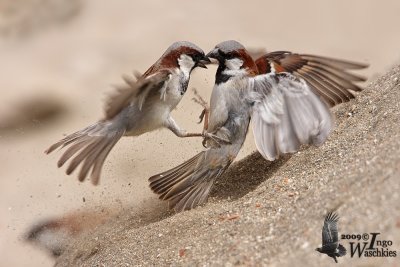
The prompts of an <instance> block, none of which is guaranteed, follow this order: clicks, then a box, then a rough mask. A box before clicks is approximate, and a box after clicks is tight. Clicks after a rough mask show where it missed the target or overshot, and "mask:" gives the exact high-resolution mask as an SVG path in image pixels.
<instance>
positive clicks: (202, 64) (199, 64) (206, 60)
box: [197, 56, 211, 69]
mask: <svg viewBox="0 0 400 267" xmlns="http://www.w3.org/2000/svg"><path fill="white" fill-rule="evenodd" d="M210 63H211V60H210V59H209V58H208V57H207V56H204V58H202V59H200V60H199V61H198V62H197V67H200V68H204V69H207V66H206V65H208V64H210Z"/></svg>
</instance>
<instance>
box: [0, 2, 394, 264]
mask: <svg viewBox="0 0 400 267" xmlns="http://www.w3.org/2000/svg"><path fill="white" fill-rule="evenodd" d="M399 14H400V2H399V1H396V0H393V1H389V0H388V1H384V2H383V1H362V0H359V1H318V0H315V1H308V0H307V1H293V2H292V3H288V1H270V0H268V1H234V0H230V1H211V0H209V1H177V0H176V1H162V0H150V1H143V2H141V3H139V2H137V1H129V0H114V1H106V0H86V1H83V0H0V259H1V261H0V266H27V265H29V266H51V265H52V264H53V260H52V258H51V257H50V256H49V255H48V254H46V253H44V252H43V251H40V250H38V249H36V248H34V247H32V246H30V245H29V244H26V243H25V242H24V234H25V233H26V231H27V230H28V228H29V227H30V226H31V225H32V224H35V223H37V222H40V220H43V219H45V218H51V217H53V216H59V215H62V214H64V213H65V212H68V211H70V210H85V209H89V208H101V207H103V206H107V207H113V208H115V209H121V208H123V206H126V205H129V206H132V205H137V206H138V207H140V206H141V205H143V204H144V203H146V202H147V201H154V199H155V198H156V197H155V196H154V195H153V194H152V193H151V191H150V190H149V189H148V186H147V178H148V177H149V176H151V175H152V174H155V173H157V172H159V171H162V170H165V169H167V168H170V167H172V166H175V165H176V164H178V163H181V162H182V161H183V160H185V159H187V158H189V157H190V156H192V155H194V154H195V153H196V152H198V151H200V150H201V149H202V147H201V142H200V140H196V139H186V140H185V139H179V138H176V137H175V136H174V135H173V134H171V133H170V132H169V131H167V130H161V131H158V132H154V133H150V134H146V135H143V136H141V137H138V138H123V139H122V140H121V141H120V142H119V143H118V144H117V145H116V147H115V148H114V149H113V151H112V152H111V154H110V155H109V157H108V160H107V162H106V164H105V168H104V170H103V174H102V180H101V181H100V185H98V186H97V187H94V186H92V184H90V182H84V183H80V182H78V180H77V179H76V176H74V175H72V176H71V177H69V176H67V175H65V173H64V171H65V169H58V168H57V166H56V162H57V160H58V157H59V156H60V153H53V154H51V155H50V156H46V155H45V154H44V153H43V152H44V150H45V149H46V148H47V147H48V146H49V145H51V144H52V143H54V142H55V141H57V140H58V139H60V138H62V137H63V135H64V134H67V133H71V132H73V131H76V130H79V129H80V128H83V127H84V126H87V125H88V124H90V123H92V122H94V121H96V120H98V119H100V118H101V117H102V104H103V100H104V98H105V96H106V95H107V93H110V92H112V87H111V85H112V84H118V83H120V82H121V79H120V77H121V74H122V73H131V72H132V71H133V70H137V71H140V72H144V71H145V70H146V69H147V68H148V67H150V66H151V65H152V64H153V63H154V62H155V61H156V60H157V59H158V58H159V57H160V56H161V54H162V53H163V52H164V50H165V49H166V48H167V47H168V46H169V45H170V44H171V43H172V42H174V41H177V40H188V41H191V42H193V43H195V44H197V45H198V46H200V47H202V48H203V49H204V50H205V52H207V51H209V50H210V49H211V48H213V47H214V46H215V44H217V43H219V42H221V41H224V40H227V39H236V40H238V41H240V42H242V43H243V44H244V45H245V46H247V47H249V48H266V49H267V50H268V51H273V50H289V51H293V52H302V53H311V54H317V55H325V56H331V57H337V58H344V59H349V60H354V61H359V62H364V63H369V64H370V65H371V66H370V68H369V69H368V70H367V71H365V72H364V75H367V76H368V77H369V79H370V80H371V79H373V78H374V77H376V76H378V75H379V74H382V73H384V72H385V71H386V70H388V69H389V68H390V67H391V66H393V65H394V64H396V63H397V62H399V59H400V32H399V29H398V27H399V25H400V16H399ZM214 73H215V67H211V68H209V69H208V70H203V69H199V70H196V71H195V72H194V75H192V80H191V82H190V84H189V88H193V87H195V88H197V89H198V91H199V92H200V94H201V95H203V97H205V98H206V99H208V98H209V96H210V92H211V89H212V86H213V83H214V78H213V77H214ZM192 96H193V93H192V91H191V90H189V91H188V94H187V96H186V97H185V98H184V100H183V101H182V102H181V104H180V105H179V106H178V109H177V110H176V111H175V112H174V113H175V114H174V116H175V117H176V120H177V121H178V122H179V124H181V125H182V126H183V127H184V128H186V129H188V130H191V131H197V130H200V129H201V126H200V125H198V124H196V122H197V120H198V119H197V117H198V115H199V113H200V111H201V107H200V106H197V105H196V104H194V103H193V102H192V101H191V100H190V99H191V97H192ZM254 150H255V148H254V145H253V141H252V137H251V136H249V138H248V140H247V141H246V144H245V147H244V149H243V150H242V151H241V153H240V155H239V159H240V158H243V157H244V156H246V155H248V154H249V153H251V152H252V151H254ZM171 151H173V154H171Z"/></svg>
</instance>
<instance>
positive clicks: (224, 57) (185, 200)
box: [149, 41, 366, 211]
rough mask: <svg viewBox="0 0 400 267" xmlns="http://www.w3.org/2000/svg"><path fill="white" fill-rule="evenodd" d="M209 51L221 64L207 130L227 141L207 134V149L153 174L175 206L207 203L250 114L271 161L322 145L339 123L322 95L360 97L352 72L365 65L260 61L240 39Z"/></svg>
mask: <svg viewBox="0 0 400 267" xmlns="http://www.w3.org/2000/svg"><path fill="white" fill-rule="evenodd" d="M207 56H208V57H209V58H214V59H216V60H217V61H218V69H217V72H216V76H215V85H214V89H213V91H212V95H211V102H210V110H209V112H210V113H209V121H208V126H207V132H208V133H211V134H213V135H215V136H218V137H220V138H221V139H224V140H228V141H229V142H225V143H219V144H218V143H216V142H214V141H213V140H212V139H208V140H207V144H208V147H209V148H208V149H207V150H205V151H203V152H200V153H199V154H197V155H196V156H194V157H193V158H191V159H189V160H188V161H186V162H184V163H183V164H181V165H179V166H177V167H175V168H173V169H171V170H168V171H166V172H163V173H160V174H157V175H154V176H152V177H150V178H149V181H150V187H151V189H152V190H153V191H154V192H155V193H157V194H158V195H159V198H160V199H162V200H166V201H168V202H169V206H170V207H171V208H174V209H175V210H176V211H182V210H187V209H191V208H193V207H195V206H197V205H201V204H203V203H204V202H205V201H206V200H207V197H208V195H209V193H210V190H211V187H212V185H213V184H214V182H215V180H216V179H217V178H218V177H219V176H221V175H222V174H223V173H224V171H225V170H226V169H227V168H228V167H229V165H230V164H231V163H232V161H233V160H234V159H235V157H236V155H237V154H238V152H239V150H240V148H241V147H242V145H243V142H244V140H245V138H246V134H247V131H248V127H249V124H250V119H251V120H252V128H253V133H254V138H255V143H256V146H257V149H258V151H259V152H260V153H261V154H262V156H263V157H264V158H266V159H267V160H275V159H277V158H278V157H279V155H280V154H284V153H291V152H295V151H298V149H299V148H300V145H301V144H312V145H321V144H322V143H324V142H325V140H326V139H327V137H328V135H329V133H330V132H331V131H332V129H333V126H334V125H333V118H332V114H331V112H330V110H329V105H328V104H327V103H325V101H324V100H326V101H327V102H328V103H329V104H331V105H333V104H338V103H341V102H344V101H348V100H349V99H350V98H352V97H354V96H353V94H352V93H351V91H349V90H353V91H360V90H361V89H360V88H359V87H358V86H356V85H354V84H353V81H359V80H363V79H361V78H357V77H358V76H355V75H353V74H350V73H348V72H347V71H346V69H360V68H364V67H366V66H365V65H363V64H358V63H350V62H347V61H341V60H335V59H328V58H323V57H315V56H307V55H297V54H291V53H288V52H275V53H269V54H267V55H265V56H263V57H261V58H260V59H258V60H257V61H256V62H257V65H256V63H255V62H254V60H253V59H252V58H251V56H250V55H249V53H248V52H247V50H246V49H245V48H244V46H243V45H241V44H240V43H238V42H236V41H226V42H222V43H220V44H218V45H217V46H216V47H215V49H213V50H212V51H211V52H210V53H208V54H207ZM328 96H329V98H328ZM329 100H331V101H332V102H331V101H329ZM206 138H207V137H206Z"/></svg>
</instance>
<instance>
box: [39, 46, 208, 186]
mask: <svg viewBox="0 0 400 267" xmlns="http://www.w3.org/2000/svg"><path fill="white" fill-rule="evenodd" d="M209 62H210V60H209V59H208V57H206V56H205V54H204V51H203V50H202V49H200V48H199V47H198V46H196V45H194V44H193V43H190V42H185V41H181V42H175V43H173V44H172V45H171V46H170V47H169V48H168V49H167V50H166V51H165V52H164V54H163V55H162V56H161V57H160V59H158V60H157V61H156V62H155V63H154V64H153V65H152V66H151V67H150V68H149V69H148V70H147V71H146V72H145V73H144V74H143V75H140V74H136V78H137V80H135V79H133V78H131V77H129V76H123V79H124V81H125V84H124V85H123V86H118V87H117V90H116V93H115V94H113V95H111V96H110V97H109V98H108V99H107V100H106V104H105V109H104V110H105V116H104V118H103V119H101V120H99V121H98V122H96V123H94V124H92V125H90V126H88V127H86V128H84V129H82V130H80V131H77V132H75V133H72V134H70V135H68V136H66V137H65V138H63V139H62V140H60V141H58V142H57V143H55V144H53V145H52V146H50V147H49V148H48V149H47V150H46V151H45V153H46V154H49V153H51V152H53V151H54V150H55V149H57V148H64V147H68V149H67V150H66V151H65V152H64V154H63V155H62V156H61V157H60V159H59V161H58V167H61V166H63V165H64V164H65V163H66V162H67V161H68V160H69V159H71V158H72V157H73V159H72V160H71V163H70V164H69V166H68V168H67V170H66V173H67V174H68V175H69V174H71V173H72V172H73V171H74V170H75V169H76V168H77V167H78V166H79V165H81V164H82V167H81V169H80V172H79V174H78V178H79V180H80V181H83V180H84V179H85V178H86V177H87V176H88V174H89V171H91V173H90V178H91V182H92V183H93V184H95V185H96V184H98V182H99V179H100V174H101V169H102V167H103V164H104V161H105V159H106V157H107V155H108V154H109V153H110V151H111V149H112V148H113V147H114V145H115V144H116V143H117V142H118V140H119V139H120V138H121V137H122V136H139V135H141V134H144V133H147V132H150V131H154V130H156V129H160V128H168V129H169V130H171V131H172V132H173V133H174V134H175V135H177V136H178V137H192V136H204V134H203V133H188V132H186V131H185V130H183V129H181V128H180V127H179V126H178V124H177V123H176V122H175V120H174V119H173V118H172V116H171V114H170V113H171V111H172V110H173V109H174V108H175V107H176V106H177V105H178V103H179V101H180V100H181V99H182V97H183V95H184V94H185V92H186V89H187V87H188V83H189V79H190V75H191V73H192V71H193V69H195V68H196V67H201V68H207V67H206V65H205V64H207V63H209ZM214 139H215V138H214Z"/></svg>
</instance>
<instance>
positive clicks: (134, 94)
mask: <svg viewBox="0 0 400 267" xmlns="http://www.w3.org/2000/svg"><path fill="white" fill-rule="evenodd" d="M170 77H171V72H170V71H169V70H161V71H158V72H156V73H155V74H153V75H149V76H143V77H141V78H138V79H137V80H136V81H135V80H133V79H132V78H130V77H128V76H123V79H124V81H125V84H124V85H123V86H117V91H116V93H115V94H113V95H111V96H110V97H109V98H108V99H107V101H106V104H105V109H104V110H105V119H106V120H108V119H112V118H113V117H114V116H115V115H117V114H118V113H119V112H120V111H121V110H123V109H124V108H125V107H127V106H129V105H130V103H131V102H132V101H134V100H135V99H137V101H138V105H139V107H140V108H141V107H142V105H143V103H144V102H145V100H146V98H147V97H148V96H149V94H151V93H152V92H157V91H158V92H159V93H160V94H161V95H162V94H165V88H166V84H167V83H168V81H169V80H170ZM163 89H164V90H163Z"/></svg>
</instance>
